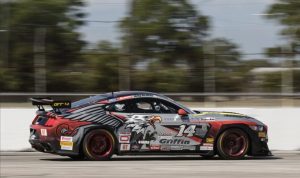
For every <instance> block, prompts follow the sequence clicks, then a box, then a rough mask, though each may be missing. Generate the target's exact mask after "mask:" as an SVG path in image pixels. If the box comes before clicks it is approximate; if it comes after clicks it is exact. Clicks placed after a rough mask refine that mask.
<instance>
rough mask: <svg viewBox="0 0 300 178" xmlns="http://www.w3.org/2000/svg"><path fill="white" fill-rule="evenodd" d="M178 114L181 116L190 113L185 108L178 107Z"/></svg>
mask: <svg viewBox="0 0 300 178" xmlns="http://www.w3.org/2000/svg"><path fill="white" fill-rule="evenodd" d="M177 114H178V115H180V116H186V115H188V113H187V112H186V111H185V110H184V109H178V111H177Z"/></svg>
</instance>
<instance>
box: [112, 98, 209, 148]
mask: <svg viewBox="0 0 300 178" xmlns="http://www.w3.org/2000/svg"><path fill="white" fill-rule="evenodd" d="M109 107H110V110H111V111H113V114H115V115H118V116H119V117H120V116H121V117H124V119H125V120H126V121H125V124H124V126H122V127H121V128H120V129H119V130H118V135H119V143H121V151H129V150H130V151H187V150H188V151H195V150H197V149H198V146H199V145H200V143H201V141H202V139H201V138H203V137H204V135H205V133H206V132H207V130H206V127H204V126H203V124H204V123H200V122H197V121H195V119H191V118H192V117H190V115H188V114H187V115H185V116H180V115H178V114H177V111H178V110H179V109H182V108H180V107H179V106H177V105H176V104H173V103H171V102H169V101H166V100H163V99H160V98H149V97H148V98H135V99H130V100H125V101H120V102H116V103H113V104H111V105H110V106H109ZM123 138H124V140H122V139H123ZM126 144H128V145H127V146H126V147H125V148H124V149H125V150H122V145H126ZM127 149H128V150H127Z"/></svg>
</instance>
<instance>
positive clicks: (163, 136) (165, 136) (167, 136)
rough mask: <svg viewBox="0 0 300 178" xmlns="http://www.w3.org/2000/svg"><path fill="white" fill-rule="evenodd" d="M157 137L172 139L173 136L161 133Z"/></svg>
mask: <svg viewBox="0 0 300 178" xmlns="http://www.w3.org/2000/svg"><path fill="white" fill-rule="evenodd" d="M158 139H173V136H170V135H162V136H158Z"/></svg>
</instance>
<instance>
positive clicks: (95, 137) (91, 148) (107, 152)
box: [82, 129, 116, 161]
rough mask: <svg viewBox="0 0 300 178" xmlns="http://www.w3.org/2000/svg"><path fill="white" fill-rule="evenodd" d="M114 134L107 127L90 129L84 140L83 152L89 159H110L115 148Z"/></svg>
mask: <svg viewBox="0 0 300 178" xmlns="http://www.w3.org/2000/svg"><path fill="white" fill-rule="evenodd" d="M115 145H116V144H115V139H114V136H113V135H112V134H111V133H110V132H109V131H107V130H105V129H97V130H92V131H90V132H89V133H88V134H87V135H86V136H85V138H84V140H83V145H82V146H83V152H84V154H85V156H86V157H87V159H89V160H95V161H104V160H109V159H110V158H111V156H112V155H113V153H114V150H115Z"/></svg>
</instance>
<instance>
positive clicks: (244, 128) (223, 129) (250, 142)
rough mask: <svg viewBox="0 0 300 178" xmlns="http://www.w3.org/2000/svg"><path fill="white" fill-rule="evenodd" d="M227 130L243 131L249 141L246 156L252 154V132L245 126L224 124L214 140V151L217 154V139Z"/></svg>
mask: <svg viewBox="0 0 300 178" xmlns="http://www.w3.org/2000/svg"><path fill="white" fill-rule="evenodd" d="M229 129H241V130H242V131H244V132H245V133H246V134H247V136H248V139H249V149H248V151H247V154H249V153H251V152H252V144H253V143H252V142H253V136H252V135H253V131H252V130H251V129H250V128H249V127H248V125H247V124H224V125H222V126H221V128H220V130H219V131H218V133H217V135H216V138H215V140H214V151H215V153H216V154H217V153H218V149H217V143H218V139H219V137H220V136H221V134H222V133H223V132H225V131H226V130H229Z"/></svg>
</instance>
